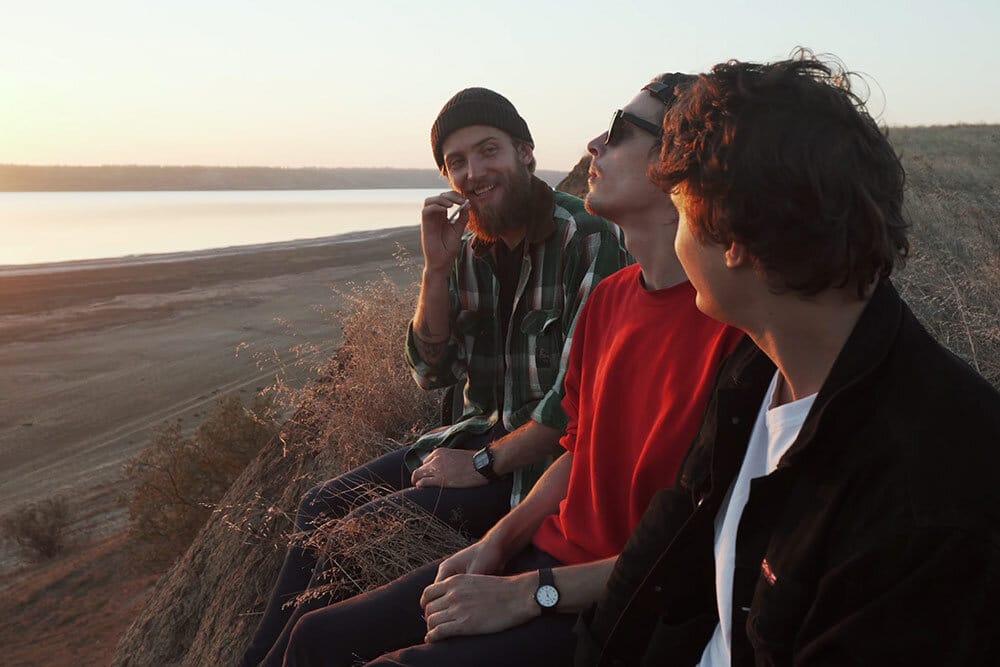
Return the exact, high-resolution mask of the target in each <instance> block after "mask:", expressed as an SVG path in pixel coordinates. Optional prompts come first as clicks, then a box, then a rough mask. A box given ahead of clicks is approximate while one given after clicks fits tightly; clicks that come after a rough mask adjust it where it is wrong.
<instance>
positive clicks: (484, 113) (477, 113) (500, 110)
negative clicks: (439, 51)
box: [431, 88, 535, 168]
mask: <svg viewBox="0 0 1000 667" xmlns="http://www.w3.org/2000/svg"><path fill="white" fill-rule="evenodd" d="M470 125H489V126H490V127H495V128H497V129H499V130H503V131H504V132H506V133H507V134H509V135H510V136H511V137H513V138H515V139H520V140H522V141H526V142H528V143H529V144H530V145H531V147H532V148H534V147H535V142H534V140H533V139H532V138H531V132H529V131H528V124H527V123H525V122H524V119H523V118H521V116H519V115H518V113H517V109H515V108H514V105H513V104H511V103H510V100H508V99H507V98H506V97H504V96H503V95H501V94H499V93H494V92H493V91H492V90H488V89H486V88H466V89H465V90H460V91H458V92H457V93H455V96H454V97H452V98H451V99H450V100H448V101H447V102H446V103H445V105H444V107H443V108H442V109H441V113H439V114H438V117H437V120H435V121H434V125H433V127H431V148H433V149H434V159H435V160H436V161H437V165H438V168H441V167H442V166H443V165H444V154H443V153H442V152H441V144H443V143H444V140H445V139H447V138H448V135H449V134H451V133H452V132H454V131H455V130H460V129H462V128H463V127H468V126H470Z"/></svg>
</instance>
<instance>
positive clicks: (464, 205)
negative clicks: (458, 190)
mask: <svg viewBox="0 0 1000 667" xmlns="http://www.w3.org/2000/svg"><path fill="white" fill-rule="evenodd" d="M467 208H469V200H468V199H466V200H465V201H464V202H462V205H461V206H459V207H458V208H456V209H455V210H454V211H452V212H451V215H449V216H448V223H449V224H452V225H454V224H455V221H456V220H458V217H459V216H460V215H462V211H464V210H465V209H467Z"/></svg>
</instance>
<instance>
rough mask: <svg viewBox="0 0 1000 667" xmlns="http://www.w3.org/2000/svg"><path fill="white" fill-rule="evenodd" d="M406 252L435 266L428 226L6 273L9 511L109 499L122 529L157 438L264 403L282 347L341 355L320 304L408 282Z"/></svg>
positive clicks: (3, 393) (3, 458)
mask: <svg viewBox="0 0 1000 667" xmlns="http://www.w3.org/2000/svg"><path fill="white" fill-rule="evenodd" d="M397 243H402V244H403V245H404V246H405V247H407V248H408V249H409V250H410V251H411V252H412V253H416V254H417V256H419V236H418V231H417V228H416V227H412V228H401V229H397V230H390V231H387V232H378V233H369V234H355V235H352V236H349V237H333V238H330V239H322V240H318V241H317V240H313V241H303V242H293V243H285V244H275V245H269V246H256V247H252V248H244V249H229V250H223V251H212V252H205V253H194V254H188V255H174V256H168V257H165V256H150V257H138V258H129V259H126V260H109V261H101V262H90V263H86V264H77V265H52V266H48V267H43V268H42V270H32V271H23V270H22V271H11V270H3V271H0V513H3V512H6V511H7V510H9V509H11V508H12V507H14V506H16V505H18V504H20V503H23V502H28V501H35V500H40V499H42V498H47V497H51V496H56V495H68V496H70V497H76V498H79V499H80V500H81V501H86V500H87V499H93V501H94V502H93V503H91V505H92V506H90V507H89V508H87V509H88V511H86V514H87V515H89V519H88V523H90V524H93V525H94V527H95V529H97V528H99V527H100V525H101V524H105V523H108V522H109V520H110V522H111V523H119V522H120V519H121V516H120V515H121V512H120V510H115V505H116V503H115V500H114V498H115V496H116V493H115V492H114V489H115V487H116V486H117V484H116V480H117V479H118V478H119V476H120V472H121V465H122V463H123V462H124V461H125V460H127V459H128V458H129V457H131V456H133V455H134V454H135V453H136V452H137V451H138V450H139V449H141V448H142V447H143V446H144V445H145V444H146V443H147V439H148V436H149V434H150V433H151V431H152V429H154V428H155V427H156V426H157V425H159V424H161V423H162V422H164V421H165V420H173V419H181V420H182V423H184V424H185V425H190V426H195V425H197V424H198V423H199V422H200V420H201V418H203V417H204V415H205V413H206V412H207V411H208V410H209V409H210V408H211V406H212V403H213V402H214V401H215V399H216V397H218V396H221V395H223V394H228V393H232V392H239V393H242V395H243V396H245V397H247V398H250V397H252V395H253V392H254V391H255V390H256V389H258V388H260V387H262V386H265V385H268V384H270V383H271V382H272V381H273V379H274V376H275V372H276V370H277V367H278V365H279V363H280V362H279V361H278V359H276V358H274V356H272V355H271V354H270V353H271V352H272V351H277V352H278V353H279V355H278V356H279V357H281V358H284V359H289V358H290V357H291V355H290V354H289V353H288V352H287V351H288V350H289V349H290V348H291V347H292V346H294V345H296V344H299V343H301V342H303V341H311V342H316V343H322V344H323V346H324V347H323V349H324V350H325V351H332V349H333V348H334V347H335V345H336V336H337V333H338V332H337V328H336V326H335V324H334V323H332V322H331V321H330V319H329V316H324V314H323V313H322V312H320V311H319V310H318V308H320V309H327V310H330V309H333V310H336V308H337V307H338V302H337V299H336V297H335V295H334V294H333V293H332V291H331V288H332V287H334V286H339V287H343V286H344V285H345V284H346V283H347V282H348V281H362V282H363V281H367V280H369V279H374V278H377V277H378V275H379V272H380V271H382V270H385V271H387V272H388V273H389V274H390V275H392V276H394V277H399V276H401V275H402V274H401V272H400V271H399V270H398V269H397V267H396V263H395V260H394V259H393V256H392V255H393V252H394V251H395V249H396V244H397ZM247 346H248V347H247ZM241 347H242V348H243V349H242V350H241V351H240V353H239V354H238V355H237V349H238V348H241ZM255 353H257V354H255ZM261 356H267V357H268V358H267V360H265V361H263V362H262V360H261ZM84 504H86V503H84ZM95 504H96V505H97V506H93V505H95ZM107 513H111V514H114V515H116V516H105V514H107ZM116 517H117V518H116Z"/></svg>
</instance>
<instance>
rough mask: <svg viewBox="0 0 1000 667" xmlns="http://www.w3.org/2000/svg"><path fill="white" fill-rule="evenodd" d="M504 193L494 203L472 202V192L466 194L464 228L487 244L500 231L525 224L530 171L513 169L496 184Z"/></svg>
mask: <svg viewBox="0 0 1000 667" xmlns="http://www.w3.org/2000/svg"><path fill="white" fill-rule="evenodd" d="M498 185H500V186H501V187H503V189H504V190H505V191H506V193H505V194H506V196H505V197H503V199H501V200H500V201H499V202H498V203H497V205H496V206H494V205H491V204H484V205H483V206H479V205H478V204H476V200H475V195H473V196H472V197H470V200H471V201H472V206H471V207H470V208H469V224H468V227H469V229H470V230H471V231H472V233H473V234H475V235H476V236H477V237H479V238H480V239H482V240H483V241H486V242H487V243H494V242H496V241H497V240H499V239H500V238H501V236H503V233H504V232H506V231H509V230H512V229H517V228H519V227H523V226H524V225H526V224H527V221H528V215H530V207H531V173H530V172H529V171H528V170H527V169H524V170H520V169H519V170H516V171H514V172H511V173H509V174H508V175H507V177H506V178H504V180H503V181H502V182H501V183H499V184H498Z"/></svg>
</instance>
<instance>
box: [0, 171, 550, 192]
mask: <svg viewBox="0 0 1000 667" xmlns="http://www.w3.org/2000/svg"><path fill="white" fill-rule="evenodd" d="M538 175H539V176H540V177H541V178H542V179H543V180H545V181H547V182H548V183H550V184H552V183H556V182H558V181H559V179H560V178H562V177H563V176H564V175H565V174H563V173H562V172H556V171H541V170H540V171H539V172H538ZM444 187H446V182H445V180H444V179H443V177H442V176H441V174H439V173H438V172H437V171H435V170H434V169H390V168H353V167H345V168H336V169H325V168H319V167H309V168H302V169H286V168H280V167H156V166H140V165H106V166H100V167H70V166H33V165H17V164H0V192H51V191H91V190H96V191H117V190H350V189H375V188H444Z"/></svg>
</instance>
